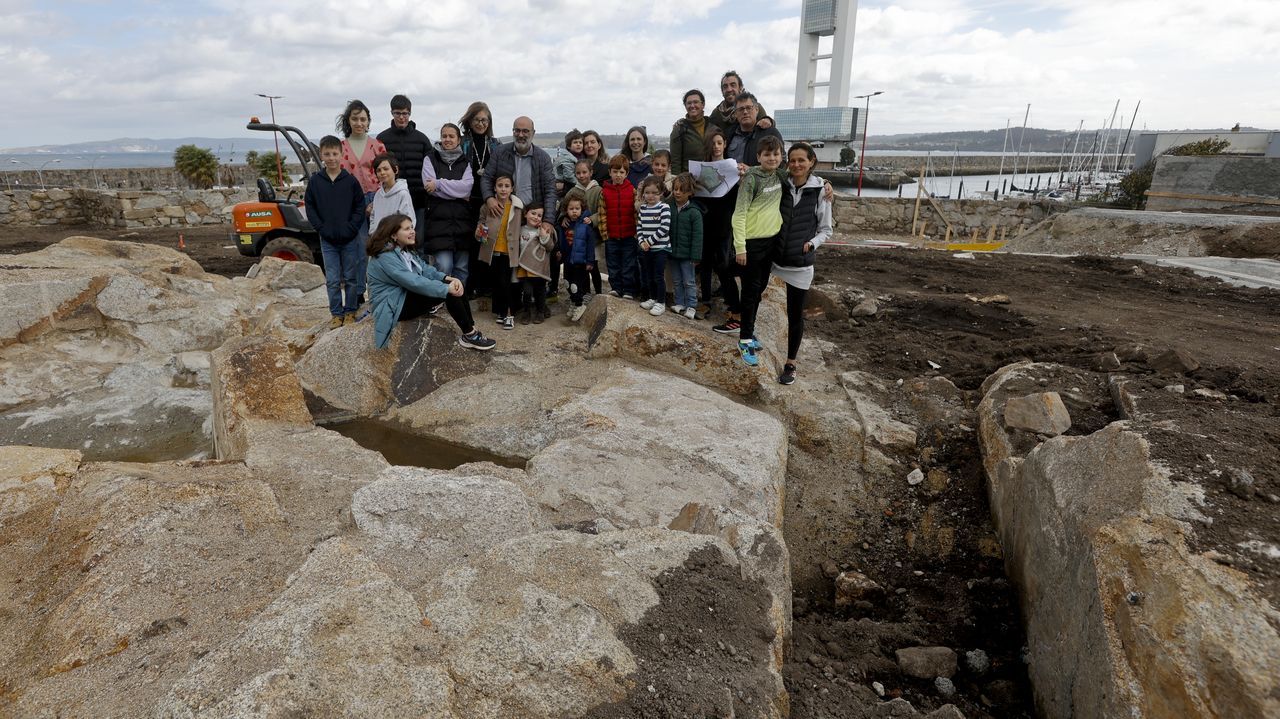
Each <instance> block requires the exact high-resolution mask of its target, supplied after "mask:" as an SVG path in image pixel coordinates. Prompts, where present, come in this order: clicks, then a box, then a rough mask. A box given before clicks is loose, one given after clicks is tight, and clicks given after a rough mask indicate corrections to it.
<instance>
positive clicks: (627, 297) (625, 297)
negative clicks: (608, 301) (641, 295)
mask: <svg viewBox="0 0 1280 719" xmlns="http://www.w3.org/2000/svg"><path fill="white" fill-rule="evenodd" d="M635 298H636V296H635V295H626V294H624V295H623V296H622V299H624V300H632V301H634V300H635Z"/></svg>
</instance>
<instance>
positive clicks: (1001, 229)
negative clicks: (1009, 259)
mask: <svg viewBox="0 0 1280 719" xmlns="http://www.w3.org/2000/svg"><path fill="white" fill-rule="evenodd" d="M1000 242H1001V243H1003V242H1004V228H1003V227H1001V228H1000Z"/></svg>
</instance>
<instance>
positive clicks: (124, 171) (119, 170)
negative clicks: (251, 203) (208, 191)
mask: <svg viewBox="0 0 1280 719" xmlns="http://www.w3.org/2000/svg"><path fill="white" fill-rule="evenodd" d="M284 171H285V172H286V173H289V174H291V175H292V176H293V177H295V178H296V177H298V176H299V175H300V174H301V173H302V166H301V165H299V164H297V163H296V162H294V163H286V164H285V166H284ZM257 179H258V173H257V171H256V170H250V169H249V167H248V166H247V165H219V166H218V181H217V182H218V184H219V185H221V186H225V187H255V186H256V185H257ZM42 181H43V187H46V188H50V187H59V188H62V189H66V190H73V189H76V188H83V189H87V190H89V189H93V188H94V187H97V188H98V189H100V190H144V191H151V190H171V189H191V183H190V182H188V181H187V179H186V178H185V177H183V176H182V175H180V174H178V171H177V170H175V169H173V168H172V167H107V168H103V167H98V168H93V169H86V168H79V169H65V170H64V169H58V168H55V167H48V168H46V169H44V170H43V171H41V172H39V173H37V172H36V171H35V170H17V171H14V170H12V169H10V168H6V171H5V183H6V189H25V190H33V189H36V188H40V187H42V185H41V182H42Z"/></svg>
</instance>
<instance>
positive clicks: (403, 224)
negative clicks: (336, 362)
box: [367, 213, 496, 350]
mask: <svg viewBox="0 0 1280 719" xmlns="http://www.w3.org/2000/svg"><path fill="white" fill-rule="evenodd" d="M415 242H416V238H415V237H414V231H413V220H411V219H410V218H409V216H408V215H403V214H398V213H397V214H394V215H389V216H387V217H385V218H383V220H382V221H381V222H379V223H378V227H377V229H375V230H374V231H373V234H371V235H369V246H368V248H367V252H368V254H369V302H370V303H372V304H373V344H374V346H375V347H377V348H378V349H382V348H383V347H386V346H387V345H389V344H390V343H391V330H392V329H394V328H395V326H396V322H398V321H400V320H411V319H414V318H415V317H421V316H422V315H425V314H427V313H428V312H430V311H431V309H432V308H433V307H435V306H436V305H439V304H440V303H441V302H443V303H444V306H445V309H447V310H448V311H449V316H450V317H452V318H453V321H454V322H457V323H458V329H460V330H462V336H461V337H459V338H458V344H460V345H462V346H463V347H466V348H468V349H473V350H490V349H493V346H494V345H495V344H496V343H495V342H494V341H493V340H491V339H489V338H487V337H485V336H484V335H482V334H480V330H478V329H476V325H475V322H474V321H473V320H472V319H471V305H470V303H468V302H467V301H466V300H465V299H463V298H462V293H463V287H462V281H461V280H459V279H458V278H456V277H450V276H448V275H446V274H444V273H443V272H441V271H439V270H437V269H436V268H434V267H432V266H431V265H428V264H427V263H425V262H423V261H422V260H421V259H419V258H418V257H416V256H415V255H414V254H413V253H412V252H407V251H406V250H408V249H410V248H412V247H413V246H414V243H415Z"/></svg>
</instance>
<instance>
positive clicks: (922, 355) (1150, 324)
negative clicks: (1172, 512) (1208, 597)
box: [786, 248, 1280, 719]
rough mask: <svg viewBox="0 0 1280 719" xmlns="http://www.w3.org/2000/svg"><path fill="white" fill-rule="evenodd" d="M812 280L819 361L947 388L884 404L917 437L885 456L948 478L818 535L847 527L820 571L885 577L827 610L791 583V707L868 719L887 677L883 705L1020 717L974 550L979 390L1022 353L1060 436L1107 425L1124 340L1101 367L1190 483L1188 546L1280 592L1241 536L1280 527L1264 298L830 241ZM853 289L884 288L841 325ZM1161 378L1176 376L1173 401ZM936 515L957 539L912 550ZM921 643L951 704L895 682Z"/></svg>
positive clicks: (1276, 565) (1278, 321)
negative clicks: (895, 702) (1195, 516)
mask: <svg viewBox="0 0 1280 719" xmlns="http://www.w3.org/2000/svg"><path fill="white" fill-rule="evenodd" d="M1135 268H1136V269H1135ZM818 272H819V277H818V278H817V285H816V286H817V287H818V288H819V290H820V291H822V292H824V293H825V294H826V295H827V296H828V297H829V298H830V300H832V301H830V302H820V303H818V304H821V305H825V306H826V307H827V311H826V313H825V319H817V320H815V321H812V322H811V323H810V325H809V334H810V336H811V337H820V338H822V339H825V340H827V341H830V342H832V343H833V344H834V345H835V346H836V347H837V348H838V349H837V350H836V351H834V352H830V353H828V356H827V357H826V358H825V359H826V361H827V363H828V365H829V366H830V367H831V368H832V369H835V370H837V371H843V370H862V371H867V372H871V373H873V374H877V375H879V376H880V377H882V378H883V379H885V380H886V381H887V382H888V383H890V384H893V383H895V382H896V381H897V380H903V381H904V383H905V385H906V387H907V388H910V387H912V386H917V387H919V386H924V385H923V384H922V383H920V382H919V381H918V379H917V378H931V377H945V378H947V379H949V380H950V381H951V382H953V383H954V384H955V385H956V386H957V387H958V388H959V391H958V392H956V393H955V394H956V396H954V397H952V398H951V399H950V400H949V401H948V402H946V403H943V404H941V405H940V404H938V403H937V402H936V401H934V404H933V405H931V406H932V407H934V409H933V411H932V412H926V411H923V409H924V405H925V404H928V402H925V403H923V404H922V403H921V402H919V401H916V399H913V400H912V401H911V402H905V401H904V402H902V406H899V407H893V408H892V409H895V410H896V413H898V414H899V415H900V416H909V417H911V418H913V419H914V421H915V423H916V424H917V426H918V429H919V430H920V432H919V436H920V440H919V443H918V446H917V451H918V455H917V456H914V457H909V458H907V457H904V458H900V459H902V460H909V464H916V465H919V466H921V468H922V469H924V470H926V471H928V470H930V469H935V470H940V471H942V472H944V473H945V475H946V477H947V478H948V479H949V483H948V484H947V485H946V486H945V488H944V489H943V491H941V492H933V491H930V490H928V489H927V487H928V486H929V485H928V483H926V484H922V485H920V486H917V487H909V486H907V485H906V483H905V482H901V483H898V484H895V485H893V486H890V487H877V488H874V489H875V491H876V492H878V493H879V497H878V498H880V499H883V500H885V501H886V502H888V503H889V507H890V508H889V509H888V510H886V511H885V512H884V513H883V516H881V517H879V518H878V521H876V522H869V521H868V519H867V517H866V516H865V515H866V514H867V513H866V512H865V511H863V510H860V508H851V509H850V510H849V512H848V514H849V515H850V516H849V518H846V519H844V520H843V521H844V523H845V527H840V526H838V524H839V520H838V519H837V520H833V522H832V524H833V526H832V527H831V530H832V533H833V534H835V535H836V536H851V535H855V534H856V538H853V539H846V540H845V541H844V543H843V546H839V545H837V546H832V544H831V543H828V545H827V546H826V549H827V550H828V553H829V555H830V556H829V559H830V562H831V564H832V566H831V567H830V568H829V569H828V574H830V573H832V572H834V571H843V570H847V569H856V570H858V571H860V572H862V573H864V574H866V575H867V576H868V577H870V578H871V579H873V580H874V581H876V582H878V583H879V584H880V585H882V586H883V587H885V595H884V597H882V598H879V599H877V600H875V601H870V602H864V603H862V604H861V605H855V606H853V607H846V608H837V607H835V606H834V603H833V601H832V599H833V591H832V589H831V585H830V584H825V585H818V586H815V585H814V584H813V583H809V584H807V585H806V584H804V583H801V582H797V597H796V608H797V610H796V623H795V631H794V634H795V641H794V651H793V656H792V658H791V659H792V661H791V663H790V664H789V665H788V666H787V671H786V678H787V683H788V688H789V690H790V691H791V693H792V706H793V709H794V712H793V716H794V717H797V718H798V719H805V718H809V717H812V718H818V717H863V716H875V714H874V713H872V712H873V708H874V707H875V702H876V701H877V697H875V695H874V694H872V693H871V692H870V691H869V690H868V687H869V685H870V684H871V683H872V682H880V683H881V684H882V685H883V686H884V688H885V690H886V698H887V697H892V696H902V697H903V698H905V699H908V700H909V701H911V702H912V704H913V705H914V706H915V707H916V708H917V709H918V710H920V711H921V712H926V711H929V710H931V709H934V708H937V707H938V706H941V705H942V704H944V703H953V704H955V705H956V706H957V707H959V708H960V709H961V710H962V711H963V712H964V715H965V716H966V717H970V719H972V718H973V717H1016V716H1031V715H1032V709H1031V703H1030V697H1029V687H1028V683H1027V680H1026V672H1025V668H1024V667H1023V666H1022V663H1021V657H1020V655H1021V649H1022V643H1023V642H1024V641H1025V640H1024V637H1023V634H1022V630H1021V621H1020V619H1019V614H1018V607H1017V602H1016V598H1015V596H1014V594H1013V591H1012V589H1011V588H1010V586H1009V583H1008V582H1007V580H1006V579H1005V578H1004V576H1003V568H1002V566H1001V564H1002V562H1001V560H1000V559H999V558H997V557H995V556H991V553H990V551H989V550H990V544H989V541H990V538H991V537H993V535H994V529H993V527H992V525H991V520H990V512H989V508H988V506H987V501H986V492H985V485H984V479H983V476H982V467H981V463H980V455H979V451H978V448H977V442H976V438H975V436H974V433H973V432H972V430H971V428H973V427H976V423H975V420H974V418H973V410H972V408H973V407H974V406H975V405H976V403H977V401H978V400H979V399H980V397H979V395H978V391H977V390H978V387H979V386H980V385H981V383H982V381H983V380H984V379H985V378H986V377H987V376H989V375H990V374H991V372H993V371H994V370H995V369H997V368H999V367H1001V366H1003V365H1006V364H1009V363H1011V362H1015V361H1018V360H1023V359H1029V360H1034V361H1038V362H1052V363H1058V364H1061V365H1065V366H1066V369H1064V370H1061V371H1059V372H1057V373H1056V374H1057V376H1055V377H1054V378H1052V379H1053V383H1054V384H1055V386H1058V385H1061V386H1064V387H1070V388H1072V391H1070V392H1067V393H1065V394H1064V397H1063V399H1064V401H1065V402H1066V403H1067V405H1068V408H1069V410H1070V412H1071V416H1072V419H1073V426H1072V429H1071V430H1070V431H1069V434H1087V433H1089V432H1092V431H1095V430H1097V429H1100V428H1101V427H1103V426H1105V425H1106V424H1107V423H1109V422H1111V421H1115V420H1117V419H1120V416H1119V411H1118V409H1117V408H1116V407H1115V406H1114V404H1113V402H1111V400H1110V396H1109V394H1108V391H1107V380H1108V378H1109V373H1108V372H1103V371H1100V370H1098V369H1096V367H1097V362H1098V358H1099V355H1100V354H1101V353H1104V352H1111V351H1116V350H1121V352H1120V354H1121V355H1122V356H1123V357H1124V358H1125V359H1124V361H1123V363H1122V366H1121V368H1120V370H1118V371H1117V372H1115V374H1117V375H1119V376H1121V377H1124V378H1127V379H1129V380H1130V381H1131V382H1130V389H1131V390H1132V391H1133V393H1134V394H1135V396H1136V401H1137V407H1138V412H1137V416H1136V417H1135V419H1134V421H1133V423H1132V426H1133V428H1134V429H1137V430H1138V431H1140V432H1142V433H1143V434H1144V435H1145V436H1146V437H1147V438H1148V440H1149V442H1150V444H1151V452H1152V457H1153V458H1154V459H1155V460H1157V461H1158V462H1159V463H1161V464H1163V465H1164V466H1167V467H1168V468H1169V472H1170V476H1171V477H1172V478H1173V480H1174V481H1176V482H1194V483H1196V484H1198V485H1199V486H1201V487H1202V488H1203V489H1204V493H1205V506H1204V507H1202V508H1201V511H1202V512H1204V514H1206V515H1207V516H1209V517H1210V518H1211V519H1212V523H1204V522H1196V523H1194V524H1193V526H1192V529H1193V531H1192V534H1191V536H1190V537H1189V544H1190V546H1191V549H1192V550H1193V551H1214V552H1217V555H1211V556H1216V558H1218V561H1220V562H1222V563H1224V564H1231V565H1232V566H1234V567H1236V568H1237V569H1241V570H1242V571H1244V572H1245V573H1246V574H1247V576H1249V578H1250V579H1251V580H1252V581H1253V582H1254V586H1255V588H1256V589H1257V591H1258V592H1259V593H1260V594H1261V595H1262V596H1265V597H1267V598H1268V599H1269V600H1270V601H1272V602H1273V603H1275V602H1277V600H1278V599H1280V562H1278V561H1277V560H1276V559H1275V558H1266V557H1265V556H1264V555H1263V554H1261V553H1260V552H1259V551H1258V550H1257V549H1256V545H1254V547H1255V548H1254V549H1250V548H1248V546H1242V543H1246V545H1247V543H1248V542H1262V543H1264V544H1266V543H1270V544H1274V543H1275V538H1276V537H1277V536H1280V510H1278V509H1277V507H1276V504H1275V502H1278V501H1280V364H1278V363H1277V362H1276V360H1277V358H1278V357H1280V297H1278V296H1277V293H1274V292H1270V291H1266V290H1248V289H1238V288H1233V287H1230V286H1227V285H1224V284H1221V283H1219V282H1217V281H1214V280H1206V279H1203V278H1199V277H1196V276H1195V275H1193V274H1191V273H1189V272H1186V271H1182V270H1175V269H1169V268H1159V267H1154V266H1149V265H1139V263H1135V262H1133V261H1125V260H1119V259H1106V258H1097V257H1073V258H1049V257H1032V256H1020V255H1006V254H991V255H981V254H980V255H977V256H976V257H975V258H973V259H957V258H955V257H953V256H952V255H951V254H949V253H943V252H932V251H911V250H869V249H853V248H848V249H846V248H838V249H835V248H833V250H832V251H831V252H828V253H827V254H826V255H825V256H824V257H823V258H822V262H821V263H820V265H819V268H818ZM995 294H1004V295H1007V296H1008V303H1007V304H995V303H991V304H982V303H979V302H975V301H973V300H974V299H979V298H985V297H989V296H991V295H995ZM863 297H875V298H879V300H880V302H879V304H880V309H879V311H878V312H877V313H876V314H875V315H874V316H872V317H865V318H853V317H849V316H847V315H848V310H849V309H850V308H852V307H853V305H854V304H856V303H857V302H858V301H860V300H861V299H862V298H863ZM1171 348H1177V349H1181V350H1182V351H1184V352H1186V353H1189V354H1190V355H1191V356H1193V357H1194V358H1195V359H1197V360H1198V361H1199V363H1200V364H1201V365H1202V366H1201V367H1200V369H1198V370H1195V371H1192V372H1188V373H1185V374H1183V375H1160V374H1159V373H1158V372H1157V371H1156V370H1155V369H1154V368H1153V367H1152V366H1151V364H1152V363H1151V360H1152V358H1154V357H1155V356H1156V355H1158V354H1160V353H1161V352H1163V351H1164V350H1166V349H1171ZM931 362H932V363H934V364H936V365H939V368H937V369H935V368H934V367H933V366H932V365H931V364H930V363H931ZM802 372H803V370H802ZM938 382H941V380H932V381H931V382H930V385H937V383H938ZM1169 385H1182V386H1183V392H1181V393H1175V392H1174V391H1172V390H1171V389H1166V387H1167V386H1169ZM942 386H944V387H945V382H943V383H942ZM1195 390H1211V391H1214V392H1221V393H1222V396H1221V397H1219V396H1218V395H1211V396H1204V394H1203V393H1201V394H1200V395H1197V394H1193V392H1194V391H1195ZM906 394H908V395H911V393H909V392H908V393H906ZM926 394H927V393H926ZM913 396H914V397H916V398H917V399H918V398H919V397H920V396H922V395H921V394H918V393H917V394H915V395H913ZM929 401H933V400H929ZM944 405H945V406H946V407H944V411H938V410H937V409H936V408H937V407H942V406H944ZM1241 469H1242V470H1245V471H1247V472H1248V473H1249V476H1250V477H1251V478H1252V480H1253V485H1252V490H1249V489H1242V488H1241V487H1240V485H1239V482H1238V481H1237V482H1236V484H1235V486H1234V488H1233V487H1232V485H1231V483H1230V481H1229V480H1230V478H1231V477H1232V476H1236V477H1238V476H1239V474H1238V472H1234V473H1233V470H1241ZM860 512H861V513H862V516H859V513H860ZM944 522H945V524H946V525H949V526H950V527H953V528H954V531H955V534H954V547H955V549H954V551H952V552H950V553H949V554H947V553H942V554H946V556H945V558H944V559H939V558H938V556H939V554H940V553H939V552H937V551H925V552H920V551H915V549H914V548H913V547H911V540H912V537H915V538H916V542H917V543H919V542H927V541H928V539H929V537H928V531H927V527H929V526H930V525H937V524H940V523H944ZM850 527H856V531H851V530H850V529H849V528H850ZM842 530H843V531H842ZM904 544H905V545H906V546H904ZM1264 551H1265V550H1264ZM917 572H918V573H919V574H917ZM799 573H800V572H799V571H797V574H799ZM931 645H933V646H947V647H950V648H952V649H954V650H956V651H957V653H959V654H960V655H961V662H960V670H959V672H958V673H957V674H956V676H955V677H953V682H954V684H955V687H956V689H957V692H958V693H957V694H956V695H955V696H953V697H944V696H940V695H939V692H938V690H937V689H936V688H935V687H934V686H933V683H932V682H929V681H925V680H919V679H913V678H910V677H906V676H904V675H902V673H901V672H900V671H899V669H898V667H897V665H896V662H895V661H894V650H895V649H900V648H904V647H909V646H931ZM973 649H980V650H982V651H983V652H985V653H986V654H987V656H988V657H989V659H990V665H991V666H990V669H989V670H987V671H986V672H984V673H978V672H973V671H970V670H968V669H967V668H966V667H965V662H964V653H965V652H966V651H970V650H973Z"/></svg>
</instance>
